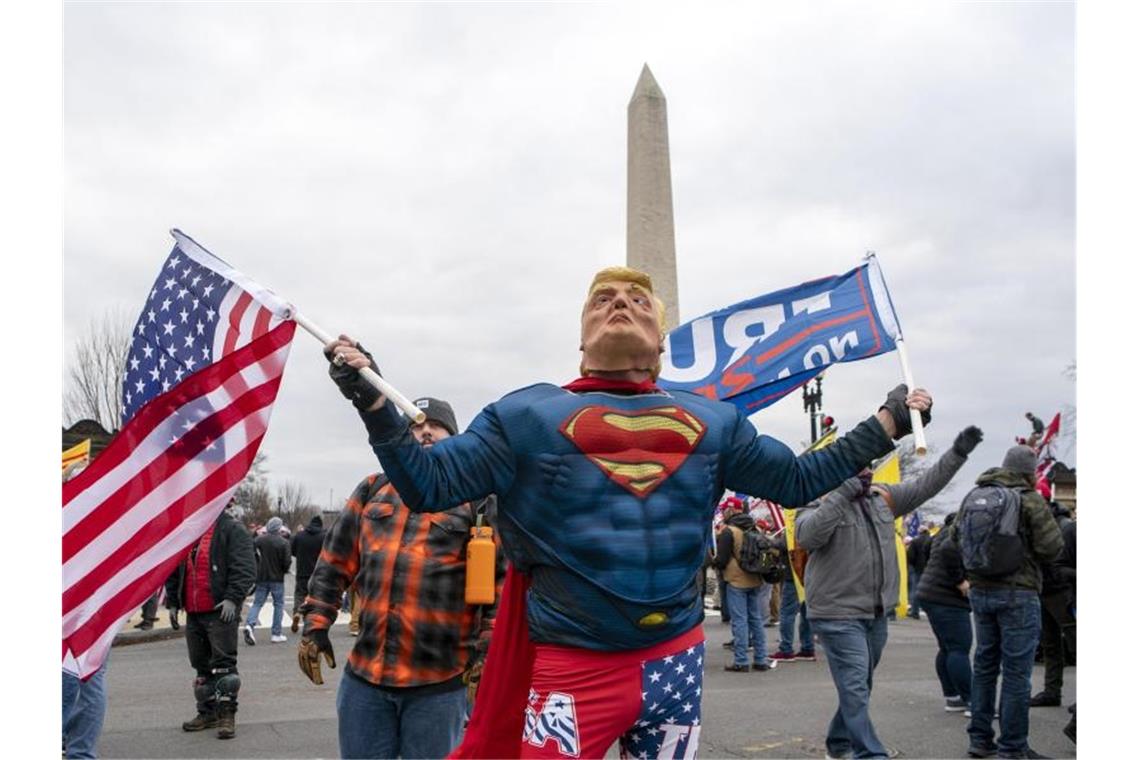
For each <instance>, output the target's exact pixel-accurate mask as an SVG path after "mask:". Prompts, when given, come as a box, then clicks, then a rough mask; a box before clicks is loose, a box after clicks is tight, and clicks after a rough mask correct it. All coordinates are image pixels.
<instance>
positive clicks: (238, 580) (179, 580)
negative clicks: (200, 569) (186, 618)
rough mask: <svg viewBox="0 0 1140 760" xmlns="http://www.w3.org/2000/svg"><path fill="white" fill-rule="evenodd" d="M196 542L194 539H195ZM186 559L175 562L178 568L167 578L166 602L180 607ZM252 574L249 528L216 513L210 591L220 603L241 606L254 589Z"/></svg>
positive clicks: (225, 514) (211, 553)
mask: <svg viewBox="0 0 1140 760" xmlns="http://www.w3.org/2000/svg"><path fill="white" fill-rule="evenodd" d="M195 545H197V542H195ZM189 556H190V555H189V552H187V556H186V559H185V560H183V561H182V562H180V563H179V564H178V569H177V570H175V571H174V572H173V573H171V574H170V577H169V578H167V579H166V606H167V607H168V608H171V609H181V608H182V607H183V603H182V590H183V588H184V587H185V585H186V561H187V560H188V559H189ZM254 577H255V569H254V560H253V540H252V539H251V538H250V537H249V531H247V530H246V529H245V526H244V525H242V524H241V523H239V522H238V521H237V520H235V519H233V518H232V517H230V516H229V515H228V514H227V513H226V512H222V513H221V514H220V515H218V519H217V521H216V522H215V523H214V535H213V538H211V539H210V595H211V596H213V597H214V601H215V602H217V603H219V604H220V603H221V602H222V600H223V599H229V600H230V601H231V602H233V603H234V604H236V605H237V606H238V608H239V609H240V608H241V603H242V601H244V600H245V598H246V597H247V596H249V593H250V592H251V591H252V590H253V584H254Z"/></svg>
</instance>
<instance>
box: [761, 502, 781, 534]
mask: <svg viewBox="0 0 1140 760" xmlns="http://www.w3.org/2000/svg"><path fill="white" fill-rule="evenodd" d="M764 505H765V506H767V507H768V514H769V515H770V516H771V517H772V521H771V522H772V532H773V533H777V534H779V533H781V532H783V530H784V528H785V527H786V526H785V524H784V508H783V507H781V506H780V505H779V504H777V503H776V502H774V501H769V500H768V499H764Z"/></svg>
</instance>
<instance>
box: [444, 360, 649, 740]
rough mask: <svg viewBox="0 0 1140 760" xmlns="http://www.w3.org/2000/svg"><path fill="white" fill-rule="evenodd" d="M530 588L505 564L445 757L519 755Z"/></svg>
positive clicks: (530, 657) (575, 385) (595, 381)
mask: <svg viewBox="0 0 1140 760" xmlns="http://www.w3.org/2000/svg"><path fill="white" fill-rule="evenodd" d="M563 387H564V388H565V389H566V390H568V391H573V392H575V393H587V392H589V391H619V392H620V391H624V392H632V393H652V392H654V391H656V390H657V386H656V385H654V383H653V381H652V380H646V381H645V382H642V383H632V382H627V381H622V380H603V379H601V378H597V377H580V378H578V379H577V380H575V381H573V382H572V383H568V384H567V385H564V386H563ZM528 589H530V577H529V576H527V575H524V574H523V573H521V572H519V571H517V570H515V567H514V565H508V566H507V579H506V581H505V582H504V583H503V593H502V598H501V599H500V600H499V611H498V614H497V615H495V630H494V633H493V634H492V636H491V646H490V649H489V650H488V651H487V661H486V662H485V663H484V665H483V677H482V679H481V680H480V681H479V696H478V698H477V699H476V700H475V709H474V711H473V712H472V713H471V720H470V722H469V723H468V724H467V731H466V733H464V735H463V742H462V743H461V744H460V745H459V746H458V747H456V748H455V749H454V750H452V751H451V754H450V755H448V757H449V758H451V757H454V758H517V757H518V756H519V754H520V752H519V750H520V749H521V747H522V735H523V725H524V724H523V718H524V716H525V714H526V703H527V698H528V697H529V695H530V683H531V672H532V671H533V669H534V657H535V648H534V643H533V642H532V641H531V640H530V628H529V627H528V626H527V622H526V592H527V590H528Z"/></svg>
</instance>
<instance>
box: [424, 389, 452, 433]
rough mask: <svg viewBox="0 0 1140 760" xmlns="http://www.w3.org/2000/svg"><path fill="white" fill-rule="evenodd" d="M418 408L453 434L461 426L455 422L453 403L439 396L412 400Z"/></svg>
mask: <svg viewBox="0 0 1140 760" xmlns="http://www.w3.org/2000/svg"><path fill="white" fill-rule="evenodd" d="M412 403H413V404H415V406H416V408H417V409H422V410H423V413H424V416H425V417H427V418H428V419H429V420H432V421H433V422H438V423H439V424H440V425H443V427H444V428H445V429H446V430H447V432H449V433H451V434H452V435H456V434H457V433H458V432H459V426H458V425H456V424H455V412H454V411H452V409H451V404H449V403H447V402H446V401H440V400H439V399H437V398H431V397H430V396H424V397H423V398H418V399H416V400H415V401H413V402H412Z"/></svg>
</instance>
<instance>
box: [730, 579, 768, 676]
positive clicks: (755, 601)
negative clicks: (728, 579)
mask: <svg viewBox="0 0 1140 760" xmlns="http://www.w3.org/2000/svg"><path fill="white" fill-rule="evenodd" d="M726 591H727V593H728V614H729V617H730V619H731V622H732V659H733V662H734V663H735V664H737V665H747V664H748V645H749V643H751V644H752V646H753V650H752V662H754V663H755V664H757V665H760V664H763V663H766V662H767V661H768V641H767V639H765V638H764V617H763V615H766V614H768V594H771V593H772V587H771V586H769V585H768V584H764V585H763V586H758V587H756V588H737V587H736V586H733V585H732V584H729V585H728V588H727V589H726ZM765 592H767V593H765ZM762 610H763V612H761V611H762Z"/></svg>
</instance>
